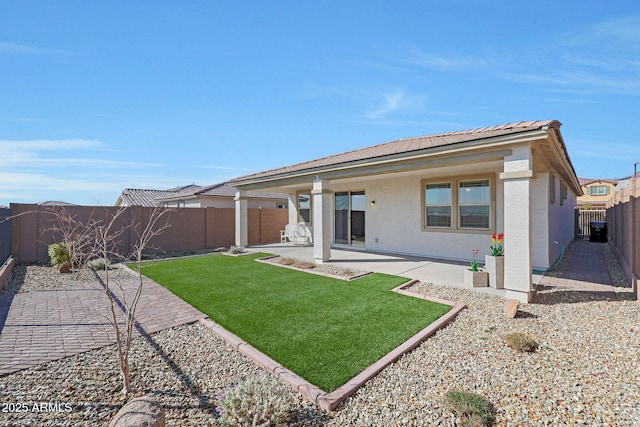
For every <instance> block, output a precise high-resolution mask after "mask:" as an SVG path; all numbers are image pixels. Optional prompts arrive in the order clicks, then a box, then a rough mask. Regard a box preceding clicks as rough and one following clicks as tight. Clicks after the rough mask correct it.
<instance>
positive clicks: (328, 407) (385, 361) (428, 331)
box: [200, 280, 466, 412]
mask: <svg viewBox="0 0 640 427" xmlns="http://www.w3.org/2000/svg"><path fill="white" fill-rule="evenodd" d="M416 283H419V281H418V280H410V281H409V282H407V283H404V284H402V285H400V286H398V287H396V288H394V289H393V290H392V291H393V292H396V293H399V294H402V295H406V296H409V297H413V298H420V299H424V300H427V301H433V302H438V303H441V304H446V305H450V306H451V307H452V308H451V310H449V311H448V312H447V313H445V314H444V315H443V316H441V317H440V318H438V319H437V320H435V321H434V322H432V323H431V324H430V325H429V326H427V327H426V328H424V329H422V330H421V331H420V332H418V333H417V334H415V335H414V336H412V337H411V338H409V339H408V340H407V341H405V342H404V343H402V344H400V345H399V346H398V347H396V348H395V349H393V350H392V351H391V352H389V353H387V354H386V355H385V356H383V357H382V358H380V359H379V360H378V361H376V362H375V363H373V364H372V365H370V366H369V367H368V368H366V369H365V370H364V371H362V372H361V373H359V374H358V375H356V376H355V377H353V378H352V379H350V380H349V381H347V382H346V383H345V384H343V385H342V386H340V387H338V388H337V389H335V390H333V391H332V392H330V393H327V392H325V391H323V390H322V389H320V388H319V387H317V386H315V385H313V384H311V383H310V382H308V381H307V380H305V379H304V378H302V377H300V376H299V375H297V374H295V373H294V372H292V371H291V370H289V369H287V368H285V367H284V366H282V365H281V364H279V363H278V362H276V361H275V360H273V359H271V358H270V357H268V356H267V355H265V354H264V353H262V352H261V351H259V350H257V349H256V348H255V347H253V346H251V345H250V344H248V343H247V342H245V341H244V340H242V339H241V338H240V337H238V336H237V335H235V334H233V333H231V332H229V331H228V330H226V329H225V328H223V327H222V326H220V325H219V324H217V323H216V322H214V321H213V320H211V319H209V318H207V319H200V322H201V323H202V324H203V325H205V326H206V327H208V328H209V329H211V331H212V332H213V333H215V334H216V335H217V336H219V337H220V338H222V339H223V340H224V341H225V342H226V343H227V344H229V345H230V346H232V347H233V348H235V349H236V350H238V351H239V352H240V353H242V354H244V355H245V356H247V357H249V358H250V359H251V360H253V361H254V362H256V363H257V364H259V365H260V366H262V367H263V368H265V369H266V370H267V371H269V372H271V373H272V374H274V375H275V376H276V377H278V378H279V379H280V380H281V381H283V382H284V383H286V384H288V385H290V386H291V387H292V388H293V389H294V390H296V391H297V392H299V393H300V394H302V396H303V397H304V398H305V399H307V400H309V401H311V402H314V403H316V404H317V405H318V406H320V408H322V409H323V410H325V411H328V412H329V411H333V410H334V409H335V408H336V407H337V406H338V405H339V404H340V403H341V402H342V401H343V400H345V399H346V398H347V397H349V396H351V395H353V394H354V393H355V392H356V391H357V390H358V389H359V388H360V387H362V386H363V385H364V384H365V383H366V382H367V381H368V380H370V379H371V378H373V377H374V376H376V375H377V374H378V373H379V372H380V371H382V370H383V369H384V368H385V367H387V366H388V365H389V364H391V363H393V362H395V361H397V360H398V359H399V358H400V357H402V355H404V354H405V353H408V352H410V351H412V350H413V349H415V348H416V347H418V346H419V345H420V344H421V343H422V342H423V341H424V340H426V339H427V338H429V337H430V336H431V335H433V334H434V333H436V332H437V331H438V330H440V329H442V328H444V327H445V326H446V325H448V324H449V322H451V321H452V320H453V319H454V318H455V317H456V315H457V314H458V313H459V312H460V311H461V310H462V309H463V308H465V307H466V306H465V304H463V303H459V302H453V301H448V300H443V299H440V298H432V297H429V296H426V295H422V294H418V293H415V292H411V291H407V290H406V288H409V287H411V286H412V285H414V284H416Z"/></svg>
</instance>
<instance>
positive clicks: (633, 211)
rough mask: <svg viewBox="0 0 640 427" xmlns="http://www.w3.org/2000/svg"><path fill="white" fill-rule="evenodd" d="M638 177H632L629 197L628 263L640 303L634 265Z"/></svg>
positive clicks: (636, 253)
mask: <svg viewBox="0 0 640 427" xmlns="http://www.w3.org/2000/svg"><path fill="white" fill-rule="evenodd" d="M637 182H638V178H637V177H635V176H634V177H633V194H631V197H629V202H631V259H630V260H629V261H630V262H629V264H631V265H630V267H631V280H632V282H633V283H631V287H632V289H633V292H634V293H635V296H636V300H637V301H638V305H640V292H638V276H637V273H638V272H637V271H636V267H637V265H638V243H639V242H638V235H637V227H638V216H637V213H638V187H637Z"/></svg>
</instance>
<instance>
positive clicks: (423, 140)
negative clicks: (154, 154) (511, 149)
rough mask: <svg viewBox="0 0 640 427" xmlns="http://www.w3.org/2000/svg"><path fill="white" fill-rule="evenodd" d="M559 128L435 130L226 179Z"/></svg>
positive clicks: (531, 125) (553, 123)
mask: <svg viewBox="0 0 640 427" xmlns="http://www.w3.org/2000/svg"><path fill="white" fill-rule="evenodd" d="M548 126H550V127H557V128H559V126H560V122H558V121H556V120H546V121H529V122H518V123H508V124H503V125H498V126H491V127H485V128H477V129H469V130H461V131H454V132H445V133H438V134H433V135H425V136H418V137H412V138H403V139H398V140H396V141H391V142H386V143H383V144H378V145H374V146H371V147H366V148H361V149H358V150H353V151H348V152H345V153H341V154H336V155H332V156H327V157H323V158H320V159H315V160H311V161H307V162H303V163H297V164H294V165H290V166H285V167H281V168H276V169H271V170H267V171H263V172H258V173H255V174H250V175H245V176H241V177H238V178H235V179H232V180H230V181H228V183H229V184H230V185H233V184H234V183H236V182H241V181H244V180H251V179H260V178H267V177H272V176H277V175H280V174H287V173H292V172H300V171H307V170H313V169H316V168H323V167H331V166H336V165H342V164H349V163H352V162H357V161H363V160H369V159H378V158H384V157H386V156H392V155H397V154H404V153H410V152H413V151H420V150H425V149H430V148H435V147H442V146H446V145H454V144H459V143H463V142H470V141H480V140H483V139H488V138H494V137H499V136H506V135H514V134H518V133H523V132H528V131H533V130H541V129H544V128H546V127H548Z"/></svg>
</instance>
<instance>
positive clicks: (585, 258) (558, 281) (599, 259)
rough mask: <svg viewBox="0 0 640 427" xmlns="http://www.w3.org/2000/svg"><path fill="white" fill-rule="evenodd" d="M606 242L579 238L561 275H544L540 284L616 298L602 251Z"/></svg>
mask: <svg viewBox="0 0 640 427" xmlns="http://www.w3.org/2000/svg"><path fill="white" fill-rule="evenodd" d="M604 244H606V243H596V242H589V241H587V240H577V241H576V242H575V243H574V245H575V246H574V249H573V252H572V253H571V255H570V257H569V259H568V260H567V265H566V266H565V268H564V271H563V272H562V273H561V274H559V277H552V276H550V275H546V276H544V277H543V278H542V280H541V281H540V285H542V286H552V287H556V288H562V289H563V290H566V291H574V292H590V293H594V294H598V295H600V296H602V297H604V298H609V299H615V295H616V294H615V291H614V289H613V285H612V283H611V277H609V270H608V269H607V264H606V262H605V258H604V254H603V252H602V245H604Z"/></svg>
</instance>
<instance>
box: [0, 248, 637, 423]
mask: <svg viewBox="0 0 640 427" xmlns="http://www.w3.org/2000/svg"><path fill="white" fill-rule="evenodd" d="M570 250H571V248H568V251H570ZM602 250H603V251H604V255H605V259H606V260H607V264H608V267H609V272H610V276H611V277H612V279H613V282H614V284H615V290H616V299H615V300H603V299H602V298H601V297H594V296H593V295H589V294H581V293H577V292H562V291H557V290H554V289H541V290H540V292H539V293H538V296H537V302H536V303H534V304H526V305H522V306H521V307H520V311H519V314H518V316H517V317H516V318H515V319H506V318H505V317H504V316H503V315H502V308H503V301H502V300H501V299H500V298H496V297H493V296H491V295H485V294H482V293H477V292H473V291H468V290H462V289H452V288H446V287H442V286H436V285H432V284H429V283H420V284H418V285H415V286H414V287H413V288H412V289H411V290H412V291H416V292H421V293H424V294H428V295H431V296H435V297H440V298H445V299H450V300H455V301H461V302H464V303H465V304H467V309H465V310H463V311H462V312H461V313H460V314H459V315H458V316H457V318H456V319H455V320H454V321H453V322H452V323H451V324H450V325H449V326H448V327H446V328H445V329H443V330H441V331H439V332H437V333H436V334H435V335H434V336H433V337H431V338H429V339H428V340H427V341H426V342H424V343H423V344H422V345H421V346H420V347H418V348H417V349H416V350H415V351H413V352H411V353H409V354H407V355H405V356H403V357H402V358H401V359H400V360H399V361H398V362H397V363H395V364H392V365H390V366H388V367H387V368H386V369H384V370H383V371H382V372H381V373H380V374H379V375H378V376H376V377H375V378H374V379H372V380H371V381H369V382H368V383H367V384H365V385H364V387H362V388H361V389H360V390H358V392H357V393H356V394H355V395H354V396H353V397H351V398H349V399H347V400H346V401H345V402H344V403H343V404H341V405H340V406H339V407H338V409H337V410H336V412H334V413H332V414H323V413H321V412H320V411H319V410H318V409H317V408H316V407H315V406H314V405H312V404H310V403H307V402H304V401H303V400H302V399H301V398H300V397H299V396H298V395H297V393H294V392H292V393H291V398H292V400H293V401H294V402H295V406H296V408H297V409H296V411H295V413H294V414H292V416H293V420H292V423H291V425H294V426H314V425H325V426H347V425H356V426H396V425H407V426H424V425H441V426H453V425H460V421H461V420H460V419H457V418H456V416H455V415H453V414H452V413H451V412H450V411H449V410H448V408H447V405H446V403H445V402H444V398H443V396H444V395H445V393H446V392H447V391H448V390H450V389H452V388H455V389H459V390H464V391H473V392H476V393H479V394H482V395H483V396H485V397H486V398H487V399H488V400H489V401H490V402H491V403H492V404H493V405H494V408H495V412H496V419H497V422H496V425H501V426H521V425H524V426H528V425H530V426H539V425H549V426H558V425H560V426H562V425H598V426H638V425H640V364H639V362H638V361H639V360H640V311H639V309H638V304H637V302H636V301H633V300H632V294H631V292H630V289H629V288H628V287H627V284H626V283H625V281H624V275H623V274H622V272H621V271H620V268H619V266H618V265H617V263H616V261H615V258H613V256H612V255H611V253H610V251H609V249H608V246H607V245H602ZM562 268H564V266H563V264H561V265H560V266H558V268H557V269H556V271H555V272H554V274H559V273H561V272H562ZM70 277H71V276H69V275H66V276H63V278H61V277H60V275H59V274H58V273H56V272H55V271H54V270H53V269H52V268H49V267H38V266H28V267H24V266H19V267H17V268H16V270H15V274H14V278H13V279H12V283H10V284H9V285H8V286H7V287H6V288H5V289H4V290H3V292H16V291H20V292H30V291H35V290H38V289H45V288H46V289H50V287H52V286H57V289H63V288H64V287H65V286H78V284H79V283H80V284H82V283H84V282H83V279H82V277H80V278H79V279H78V281H76V282H75V283H71V281H70ZM20 282H22V284H20ZM86 285H87V286H90V281H88V279H87V283H86ZM18 288H19V289H18ZM511 332H523V333H526V334H528V335H529V336H531V337H532V338H533V339H535V340H536V341H537V342H538V343H539V348H538V350H537V351H536V352H534V353H518V352H516V351H515V350H512V349H511V348H509V347H508V346H507V345H506V344H505V342H504V336H505V335H506V334H508V333H511ZM132 366H133V369H134V376H133V384H134V385H135V386H136V387H137V388H138V389H139V390H140V394H142V393H151V394H152V395H154V396H155V397H156V399H157V400H158V401H160V402H161V403H162V404H163V406H164V407H165V409H166V411H167V425H168V426H200V425H215V417H214V416H213V413H214V408H215V406H216V401H215V400H216V396H217V395H218V394H219V393H221V392H223V391H224V390H225V389H226V388H228V387H230V386H232V385H233V384H234V383H236V382H237V381H239V380H241V379H243V378H246V377H249V376H252V375H256V374H258V373H259V372H261V370H260V368H259V367H258V366H257V365H255V364H254V363H253V362H251V361H250V360H248V359H247V358H245V357H244V356H242V355H241V354H239V353H238V352H236V351H234V350H233V349H232V348H230V347H229V346H227V345H226V344H224V343H223V342H222V341H221V340H219V339H218V338H217V337H216V336H215V335H214V334H213V333H211V332H210V331H209V330H208V329H207V328H206V327H204V326H202V325H201V324H199V323H196V324H191V325H185V326H181V327H177V328H173V329H169V330H165V331H162V332H159V333H156V334H153V335H151V336H149V337H146V338H140V339H138V340H137V341H136V343H135V346H134V352H133V360H132ZM118 375H119V374H118V370H117V367H116V361H115V350H114V347H113V346H108V347H104V348H102V349H99V350H94V351H90V352H87V353H83V354H79V355H76V356H73V357H69V358H66V359H63V360H59V361H55V362H51V363H47V364H44V365H40V366H38V367H34V368H31V369H27V370H24V371H20V372H17V373H14V374H11V375H7V376H5V377H2V378H0V405H2V406H0V425H7V426H31V425H33V426H36V425H37V426H41V425H64V426H67V425H68V426H75V425H79V426H84V425H87V426H90V425H91V426H93V425H106V423H107V420H109V419H110V418H111V417H112V416H113V415H114V414H115V413H116V412H117V410H118V409H119V408H120V407H121V406H122V405H123V404H124V403H125V399H124V398H123V397H122V396H120V395H119V394H118V391H119V390H120V387H121V385H120V381H119V376H118ZM40 403H45V406H46V404H49V407H50V408H51V407H53V408H54V409H55V408H58V410H53V411H38V410H34V404H40ZM52 403H53V406H52V405H51V404H52ZM11 404H13V406H11ZM56 404H57V406H55V405H56ZM17 405H21V406H20V407H21V408H26V410H23V411H20V412H17V411H16V407H17Z"/></svg>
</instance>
